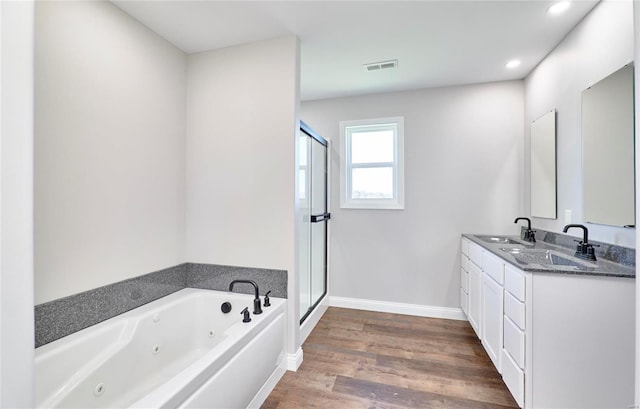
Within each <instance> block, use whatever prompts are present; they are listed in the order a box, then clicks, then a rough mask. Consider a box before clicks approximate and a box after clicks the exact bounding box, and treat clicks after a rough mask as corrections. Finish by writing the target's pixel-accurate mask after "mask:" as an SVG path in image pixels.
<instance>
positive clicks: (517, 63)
mask: <svg viewBox="0 0 640 409" xmlns="http://www.w3.org/2000/svg"><path fill="white" fill-rule="evenodd" d="M518 66H520V60H511V61H509V62H508V63H507V64H506V67H507V68H509V69H512V68H516V67H518Z"/></svg>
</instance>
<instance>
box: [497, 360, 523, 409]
mask: <svg viewBox="0 0 640 409" xmlns="http://www.w3.org/2000/svg"><path fill="white" fill-rule="evenodd" d="M502 379H503V380H504V383H505V385H507V388H508V389H509V392H511V395H513V398H514V399H515V400H516V402H517V403H518V406H520V407H521V408H523V407H524V371H523V370H522V369H520V368H519V367H518V364H516V363H515V361H514V360H513V359H512V358H511V356H510V355H509V354H508V353H507V351H505V350H504V349H503V350H502Z"/></svg>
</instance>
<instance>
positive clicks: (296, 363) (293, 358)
mask: <svg viewBox="0 0 640 409" xmlns="http://www.w3.org/2000/svg"><path fill="white" fill-rule="evenodd" d="M300 365H302V347H300V348H298V350H297V351H296V353H295V354H287V371H293V372H295V371H297V370H298V368H300Z"/></svg>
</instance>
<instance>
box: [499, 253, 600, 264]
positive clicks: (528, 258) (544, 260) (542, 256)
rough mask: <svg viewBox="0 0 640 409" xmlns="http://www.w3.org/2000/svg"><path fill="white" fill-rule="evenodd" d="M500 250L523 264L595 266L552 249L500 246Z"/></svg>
mask: <svg viewBox="0 0 640 409" xmlns="http://www.w3.org/2000/svg"><path fill="white" fill-rule="evenodd" d="M500 250H501V251H504V252H505V253H509V254H511V255H512V256H513V257H514V258H515V259H516V261H517V262H518V263H520V264H523V265H527V264H539V265H542V266H556V267H557V266H565V267H575V268H579V269H593V268H596V267H597V265H596V264H594V263H586V262H582V261H579V260H577V259H574V258H573V257H571V256H567V255H565V254H562V253H559V252H557V251H554V250H544V249H519V248H501V249H500Z"/></svg>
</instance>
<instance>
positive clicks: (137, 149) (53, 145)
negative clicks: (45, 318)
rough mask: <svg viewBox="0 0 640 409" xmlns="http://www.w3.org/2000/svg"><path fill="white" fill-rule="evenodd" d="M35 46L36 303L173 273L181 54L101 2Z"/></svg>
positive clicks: (46, 8)
mask: <svg viewBox="0 0 640 409" xmlns="http://www.w3.org/2000/svg"><path fill="white" fill-rule="evenodd" d="M35 42H36V48H35V50H36V51H35V58H36V69H35V74H36V76H35V119H36V127H35V237H36V240H35V294H36V296H35V302H36V304H39V303H42V302H45V301H49V300H52V299H56V298H59V297H63V296H67V295H70V294H74V293H78V292H81V291H85V290H88V289H91V288H95V287H98V286H102V285H105V284H109V283H113V282H117V281H120V280H124V279H127V278H130V277H134V276H137V275H140V274H145V273H149V272H152V271H155V270H158V269H162V268H166V267H170V266H173V265H176V264H179V263H182V262H184V261H185V254H184V253H185V252H184V240H185V211H186V205H185V193H186V180H185V177H186V176H185V172H186V164H185V157H186V154H185V132H186V112H185V98H186V78H185V75H186V56H185V55H184V53H182V52H181V51H180V50H178V49H177V48H175V47H174V46H172V45H171V44H169V43H168V42H167V41H165V40H164V39H162V38H160V37H159V36H158V35H156V34H154V33H153V32H151V31H150V30H149V29H147V28H146V27H144V26H143V25H141V24H140V23H138V22H137V21H135V20H133V19H132V18H131V17H129V16H128V15H126V14H124V13H123V12H122V11H121V10H120V9H118V8H116V7H115V6H113V5H112V4H111V3H109V2H38V3H37V4H36V30H35Z"/></svg>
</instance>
